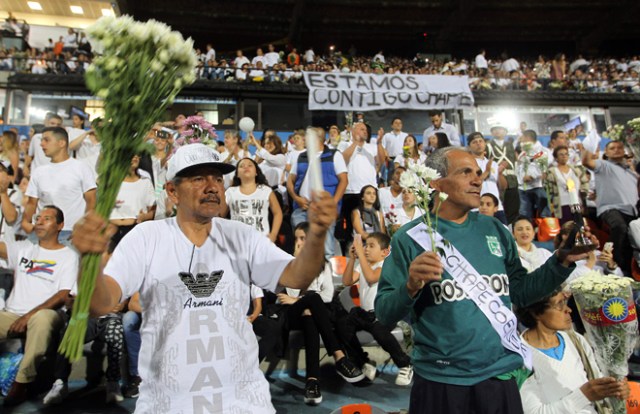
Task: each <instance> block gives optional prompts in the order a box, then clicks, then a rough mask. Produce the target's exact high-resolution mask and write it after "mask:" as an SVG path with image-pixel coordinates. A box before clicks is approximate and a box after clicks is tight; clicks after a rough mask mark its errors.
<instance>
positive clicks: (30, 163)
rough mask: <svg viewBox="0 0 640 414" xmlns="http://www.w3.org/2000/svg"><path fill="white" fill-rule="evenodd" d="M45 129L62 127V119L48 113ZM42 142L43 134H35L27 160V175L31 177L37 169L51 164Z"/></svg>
mask: <svg viewBox="0 0 640 414" xmlns="http://www.w3.org/2000/svg"><path fill="white" fill-rule="evenodd" d="M44 126H45V128H52V127H61V126H62V117H61V116H60V115H56V114H54V113H51V112H50V113H48V114H47V117H46V118H45V120H44ZM41 140H42V134H35V135H34V136H33V137H32V138H31V142H29V152H28V154H27V157H26V159H25V169H26V171H25V174H28V175H31V174H33V172H34V171H35V170H36V168H38V167H40V166H42V165H47V164H50V163H51V159H49V158H47V156H46V155H44V151H42V147H41V146H40V141H41Z"/></svg>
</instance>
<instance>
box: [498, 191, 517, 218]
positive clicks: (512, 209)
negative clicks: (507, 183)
mask: <svg viewBox="0 0 640 414" xmlns="http://www.w3.org/2000/svg"><path fill="white" fill-rule="evenodd" d="M502 204H503V206H504V213H505V214H506V215H507V222H509V224H513V222H514V221H516V219H517V218H518V216H519V215H520V191H519V190H518V187H514V188H507V189H506V190H504V195H503V196H502Z"/></svg>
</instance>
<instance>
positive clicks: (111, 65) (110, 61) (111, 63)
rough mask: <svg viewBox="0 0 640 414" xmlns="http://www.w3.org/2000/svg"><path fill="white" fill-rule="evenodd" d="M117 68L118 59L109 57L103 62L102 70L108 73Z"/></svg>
mask: <svg viewBox="0 0 640 414" xmlns="http://www.w3.org/2000/svg"><path fill="white" fill-rule="evenodd" d="M117 66H118V58H117V57H109V58H107V60H106V62H104V68H105V69H106V70H108V71H112V70H114V69H115V68H116V67H117Z"/></svg>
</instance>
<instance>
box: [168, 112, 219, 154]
mask: <svg viewBox="0 0 640 414" xmlns="http://www.w3.org/2000/svg"><path fill="white" fill-rule="evenodd" d="M184 126H185V127H186V129H185V130H184V131H183V132H182V133H181V134H180V136H179V137H178V139H176V142H175V144H176V145H175V146H174V147H173V152H175V151H176V150H177V149H178V148H179V147H181V146H183V145H187V144H204V145H206V146H208V147H211V148H213V149H216V148H217V147H218V143H217V142H216V138H218V134H216V129H215V128H214V127H213V125H211V124H210V123H209V122H207V120H206V119H204V118H203V117H201V116H195V115H194V116H190V117H189V118H187V119H185V121H184Z"/></svg>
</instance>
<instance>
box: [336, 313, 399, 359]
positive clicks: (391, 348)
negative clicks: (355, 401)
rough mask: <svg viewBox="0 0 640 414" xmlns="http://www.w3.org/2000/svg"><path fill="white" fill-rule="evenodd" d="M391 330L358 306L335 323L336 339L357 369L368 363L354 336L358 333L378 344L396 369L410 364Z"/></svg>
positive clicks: (391, 327)
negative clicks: (367, 336) (368, 336)
mask: <svg viewBox="0 0 640 414" xmlns="http://www.w3.org/2000/svg"><path fill="white" fill-rule="evenodd" d="M393 328H394V326H387V325H383V324H382V322H380V321H379V320H377V319H376V315H375V314H374V313H373V312H367V311H365V310H364V309H362V308H361V307H359V306H356V307H354V308H351V310H350V311H349V314H348V315H346V316H344V317H342V318H340V319H338V321H337V322H336V331H337V332H338V337H339V338H340V340H341V341H342V343H343V344H344V346H345V350H346V351H347V354H348V355H349V358H351V360H353V362H355V364H356V365H357V366H358V367H362V366H363V365H364V364H365V363H366V362H368V361H369V357H368V355H367V353H366V352H364V349H362V345H360V341H359V340H358V336H357V335H356V333H357V332H358V331H367V332H369V333H370V334H371V335H372V336H373V338H374V339H375V340H376V341H377V342H378V345H380V346H381V347H382V349H384V350H385V351H387V352H388V353H389V355H391V358H392V359H393V362H395V364H396V365H397V366H398V368H403V367H407V366H409V365H410V364H411V359H410V358H409V356H408V355H407V354H406V353H405V352H404V351H403V350H402V347H401V346H400V344H399V343H398V341H397V340H396V338H395V337H394V336H393V335H392V334H391V331H392V330H393Z"/></svg>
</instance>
